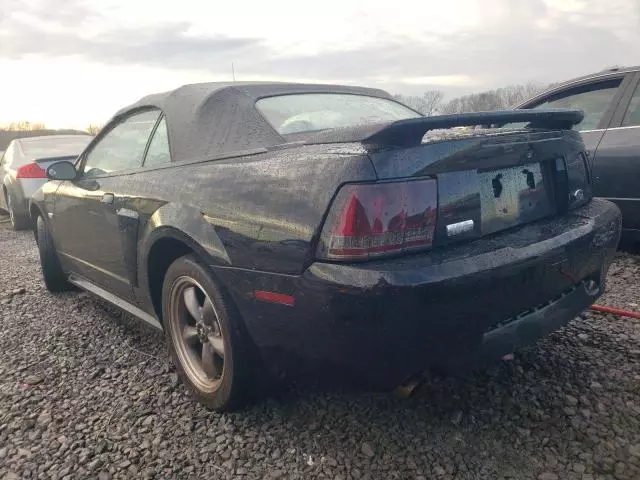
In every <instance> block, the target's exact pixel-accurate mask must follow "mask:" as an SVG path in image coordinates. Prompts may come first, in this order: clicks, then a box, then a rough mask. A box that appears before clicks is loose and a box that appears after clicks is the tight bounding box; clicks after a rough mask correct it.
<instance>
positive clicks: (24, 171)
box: [16, 162, 47, 178]
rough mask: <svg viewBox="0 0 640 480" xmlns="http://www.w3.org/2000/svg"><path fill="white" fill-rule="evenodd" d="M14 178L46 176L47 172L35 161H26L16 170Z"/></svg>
mask: <svg viewBox="0 0 640 480" xmlns="http://www.w3.org/2000/svg"><path fill="white" fill-rule="evenodd" d="M16 178H47V172H45V171H44V170H43V169H42V168H40V165H38V164H37V163H35V162H33V163H27V164H26V165H23V166H21V167H19V168H18V170H16Z"/></svg>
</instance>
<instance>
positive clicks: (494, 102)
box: [441, 83, 544, 114]
mask: <svg viewBox="0 0 640 480" xmlns="http://www.w3.org/2000/svg"><path fill="white" fill-rule="evenodd" d="M542 90H544V87H543V86H542V85H539V84H537V83H527V84H525V85H508V86H506V87H502V88H497V89H495V90H487V91H485V92H479V93H472V94H470V95H464V96H462V97H458V98H454V99H452V100H450V101H448V102H447V103H445V104H444V105H443V106H442V108H441V112H442V113H445V114H452V113H464V112H486V111H491V110H504V109H511V108H514V107H515V106H517V105H518V104H519V103H521V102H523V101H525V100H527V99H528V98H531V97H533V96H535V95H537V94H538V93H540V92H541V91H542Z"/></svg>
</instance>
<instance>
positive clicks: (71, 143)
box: [20, 135, 93, 160]
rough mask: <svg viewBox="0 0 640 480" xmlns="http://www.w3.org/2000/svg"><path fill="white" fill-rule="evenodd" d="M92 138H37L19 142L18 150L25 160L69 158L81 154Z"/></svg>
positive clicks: (84, 136) (82, 136)
mask: <svg viewBox="0 0 640 480" xmlns="http://www.w3.org/2000/svg"><path fill="white" fill-rule="evenodd" d="M92 138H93V137H90V136H87V135H77V136H73V137H65V138H55V137H51V138H38V139H22V140H20V148H21V149H22V152H23V153H24V155H25V156H26V157H28V158H27V160H29V159H32V160H36V159H38V158H47V157H67V156H69V157H71V156H77V155H80V154H81V153H82V151H83V150H84V147H86V146H87V145H88V144H89V142H90V141H91V140H92Z"/></svg>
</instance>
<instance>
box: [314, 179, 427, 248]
mask: <svg viewBox="0 0 640 480" xmlns="http://www.w3.org/2000/svg"><path fill="white" fill-rule="evenodd" d="M437 207H438V192H437V184H436V180H435V179H425V180H410V181H403V182H388V183H372V184H349V185H345V186H344V187H342V188H341V189H340V191H339V192H338V195H337V196H336V198H335V200H334V201H333V204H332V206H331V209H330V211H329V215H328V217H327V220H326V222H325V225H324V229H323V231H322V235H321V236H320V244H319V245H318V256H319V257H320V258H324V259H328V260H367V259H369V258H375V257H379V256H384V255H390V254H394V253H398V252H405V251H412V250H422V249H428V248H430V247H431V245H432V243H433V235H434V231H435V226H436V210H437Z"/></svg>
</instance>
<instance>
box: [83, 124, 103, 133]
mask: <svg viewBox="0 0 640 480" xmlns="http://www.w3.org/2000/svg"><path fill="white" fill-rule="evenodd" d="M100 130H102V125H98V124H96V123H91V124H89V126H88V127H87V132H88V133H89V134H91V135H94V136H95V135H97V134H98V133H99V132H100Z"/></svg>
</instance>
